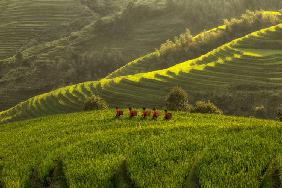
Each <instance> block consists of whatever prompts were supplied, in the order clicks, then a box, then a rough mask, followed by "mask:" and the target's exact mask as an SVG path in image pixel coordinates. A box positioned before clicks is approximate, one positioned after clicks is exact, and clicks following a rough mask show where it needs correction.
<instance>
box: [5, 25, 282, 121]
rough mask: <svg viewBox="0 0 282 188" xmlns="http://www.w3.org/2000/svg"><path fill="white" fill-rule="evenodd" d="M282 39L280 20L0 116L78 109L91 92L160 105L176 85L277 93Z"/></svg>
mask: <svg viewBox="0 0 282 188" xmlns="http://www.w3.org/2000/svg"><path fill="white" fill-rule="evenodd" d="M281 41H282V24H279V25H277V26H273V27H270V28H267V29H263V30H260V31H257V32H254V33H252V34H249V35H247V36H245V37H242V38H239V39H236V40H234V41H232V42H231V43H228V44H225V45H223V46H221V47H219V48H218V49H215V50H213V51H211V52H210V53H208V54H206V55H204V56H201V57H199V58H197V59H194V60H190V61H187V62H184V63H181V64H178V65H176V66H173V67H170V68H168V69H165V70H159V71H154V72H149V73H143V74H136V75H129V76H124V77H117V78H114V79H103V80H101V81H96V82H87V83H82V84H78V85H74V86H69V87H65V88H62V89H58V90H56V91H53V92H50V93H46V94H43V95H40V96H37V97H34V98H31V99H30V100H28V101H26V102H23V103H20V104H19V105H17V106H15V107H14V108H11V109H9V110H7V111H4V112H1V114H0V120H1V122H6V121H13V120H20V119H26V118H32V117H38V116H43V115H49V114H57V113H66V112H74V111H80V110H82V107H83V104H84V101H85V100H86V98H87V97H89V96H91V95H93V94H96V95H100V96H101V97H103V98H105V99H106V101H107V102H108V103H109V104H111V105H112V106H115V105H119V106H128V105H131V106H136V107H141V106H144V105H145V106H162V105H164V97H165V96H166V94H167V93H168V91H169V90H170V89H171V88H172V87H174V86H176V85H179V86H181V87H183V88H184V89H186V90H187V91H188V92H189V91H193V92H195V91H201V92H205V91H207V92H209V91H216V92H224V91H226V90H228V89H229V88H230V86H232V85H241V84H243V85H252V86H257V87H259V88H265V89H267V90H272V91H277V92H281V91H282V82H281V79H282V43H281Z"/></svg>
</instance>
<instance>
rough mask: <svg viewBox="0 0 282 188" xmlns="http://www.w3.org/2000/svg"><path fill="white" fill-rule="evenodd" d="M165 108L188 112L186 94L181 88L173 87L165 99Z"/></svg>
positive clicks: (188, 106)
mask: <svg viewBox="0 0 282 188" xmlns="http://www.w3.org/2000/svg"><path fill="white" fill-rule="evenodd" d="M166 107H167V109H168V110H173V111H189V109H190V105H189V101H188V94H187V93H186V91H185V90H184V89H182V88H181V87H174V88H172V89H171V90H170V92H169V94H168V96H167V97H166Z"/></svg>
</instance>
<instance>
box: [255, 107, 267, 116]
mask: <svg viewBox="0 0 282 188" xmlns="http://www.w3.org/2000/svg"><path fill="white" fill-rule="evenodd" d="M254 111H255V116H256V117H258V118H265V117H266V109H265V107H264V106H263V105H261V106H257V107H255V109H254Z"/></svg>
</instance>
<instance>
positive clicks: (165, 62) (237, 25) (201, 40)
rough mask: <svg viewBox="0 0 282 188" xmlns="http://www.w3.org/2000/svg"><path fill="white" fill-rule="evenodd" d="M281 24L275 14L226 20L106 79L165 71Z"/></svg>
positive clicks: (250, 14) (163, 47)
mask: <svg viewBox="0 0 282 188" xmlns="http://www.w3.org/2000/svg"><path fill="white" fill-rule="evenodd" d="M281 22H282V14H281V13H280V12H272V11H256V12H250V11H247V13H245V14H243V15H242V16H241V17H239V18H233V19H231V20H225V24H224V25H222V26H219V27H217V28H214V29H211V30H208V31H204V32H201V33H199V34H198V35H196V36H194V37H193V36H192V35H191V33H190V31H187V32H186V33H182V34H181V35H180V36H177V37H175V39H174V40H173V41H171V40H168V41H167V42H166V43H163V44H162V45H161V47H160V48H159V49H157V50H155V52H153V53H150V54H147V55H145V56H144V57H141V58H138V59H136V60H134V61H132V62H130V63H128V64H126V65H125V66H123V67H121V68H119V69H117V70H115V71H114V72H112V73H111V74H109V75H108V76H107V77H106V78H114V77H119V76H126V75H131V74H137V73H144V72H151V71H155V70H160V69H165V68H168V67H170V66H173V65H176V64H178V63H180V62H183V61H186V60H188V59H194V58H196V57H199V56H201V55H203V54H205V53H207V52H209V51H211V50H213V49H214V48H217V47H219V46H221V45H223V44H225V43H227V42H230V41H232V40H234V39H236V38H239V37H243V36H245V35H246V34H249V33H251V32H254V31H257V30H259V29H263V28H267V27H270V26H273V25H277V24H279V23H281Z"/></svg>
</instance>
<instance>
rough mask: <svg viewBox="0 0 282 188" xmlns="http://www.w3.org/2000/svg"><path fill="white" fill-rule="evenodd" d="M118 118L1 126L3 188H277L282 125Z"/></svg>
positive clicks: (101, 115) (181, 116)
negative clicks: (47, 187) (57, 187)
mask: <svg viewBox="0 0 282 188" xmlns="http://www.w3.org/2000/svg"><path fill="white" fill-rule="evenodd" d="M113 114H114V111H112V110H109V111H97V112H87V113H76V114H69V115H58V116H49V117H44V118H40V119H35V120H29V121H22V122H17V123H12V124H6V125H2V126H0V187H1V185H2V186H4V187H8V188H10V187H13V188H16V187H44V186H45V187H46V186H49V187H53V186H59V187H199V186H200V187H259V186H263V187H266V185H268V187H275V186H276V185H281V174H280V173H279V169H280V166H281V165H282V158H281V156H282V155H281V154H282V150H281V146H282V143H281V136H282V123H279V122H274V121H266V120H257V119H248V118H238V117H227V116H218V115H199V114H188V113H176V114H174V119H173V120H172V121H170V122H166V121H164V120H161V119H160V120H158V121H151V120H140V119H138V118H137V119H134V120H129V119H127V118H123V119H121V120H116V119H113V118H112V117H113Z"/></svg>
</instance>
